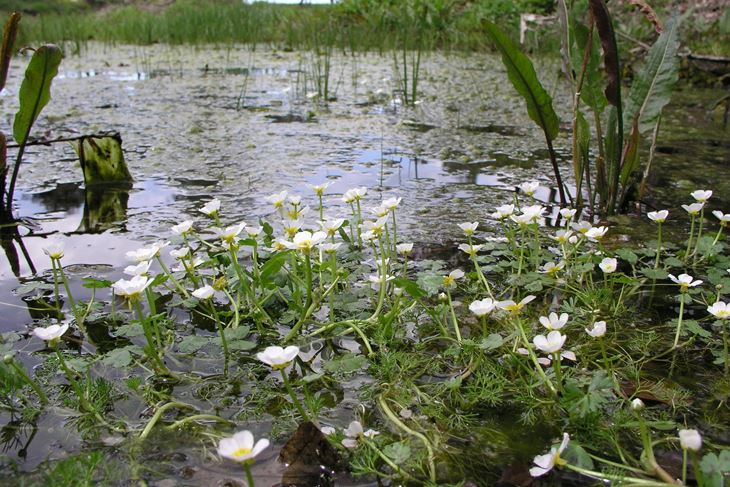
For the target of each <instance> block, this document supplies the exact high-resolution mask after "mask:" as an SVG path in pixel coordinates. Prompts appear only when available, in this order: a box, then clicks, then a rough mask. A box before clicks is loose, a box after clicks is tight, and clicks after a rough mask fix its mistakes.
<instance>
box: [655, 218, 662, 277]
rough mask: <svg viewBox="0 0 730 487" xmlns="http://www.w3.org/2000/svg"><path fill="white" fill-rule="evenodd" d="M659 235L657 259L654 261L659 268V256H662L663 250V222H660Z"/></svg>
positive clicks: (656, 267)
mask: <svg viewBox="0 0 730 487" xmlns="http://www.w3.org/2000/svg"><path fill="white" fill-rule="evenodd" d="M658 231H659V236H658V237H657V244H656V261H654V269H658V268H659V257H660V256H661V252H662V224H661V223H659V230H658Z"/></svg>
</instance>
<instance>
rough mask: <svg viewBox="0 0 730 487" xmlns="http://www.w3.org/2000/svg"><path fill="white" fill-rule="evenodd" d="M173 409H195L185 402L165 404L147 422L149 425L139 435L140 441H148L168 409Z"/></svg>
mask: <svg viewBox="0 0 730 487" xmlns="http://www.w3.org/2000/svg"><path fill="white" fill-rule="evenodd" d="M172 408H180V409H183V408H184V409H195V408H194V407H193V406H191V405H190V404H186V403H184V402H176V401H174V402H168V403H166V404H163V405H162V406H160V407H159V408H157V411H155V414H154V415H152V417H151V418H150V420H149V421H148V422H147V425H146V426H145V427H144V429H143V430H142V433H140V435H139V439H140V440H144V439H146V438H147V437H148V436H149V434H150V432H151V431H152V428H154V426H155V424H157V422H158V421H159V420H160V418H161V417H162V415H163V414H164V413H165V411H167V410H168V409H172Z"/></svg>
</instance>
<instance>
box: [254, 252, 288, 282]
mask: <svg viewBox="0 0 730 487" xmlns="http://www.w3.org/2000/svg"><path fill="white" fill-rule="evenodd" d="M288 259H289V252H278V253H276V254H274V255H272V256H271V258H270V259H269V260H267V261H266V263H265V264H264V265H263V266H261V273H260V276H261V282H262V283H268V282H270V281H271V280H272V277H273V276H274V275H275V274H277V273H278V272H279V270H281V268H282V267H283V266H284V264H285V263H286V261H287V260H288Z"/></svg>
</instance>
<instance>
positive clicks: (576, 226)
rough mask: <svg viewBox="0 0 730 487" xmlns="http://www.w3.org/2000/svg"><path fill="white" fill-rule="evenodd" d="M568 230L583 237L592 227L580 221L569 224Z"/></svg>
mask: <svg viewBox="0 0 730 487" xmlns="http://www.w3.org/2000/svg"><path fill="white" fill-rule="evenodd" d="M570 228H572V229H573V230H575V231H576V232H578V233H582V234H583V235H585V234H586V233H587V232H588V230H590V229H591V228H593V225H591V224H590V223H589V222H587V221H580V222H573V223H571V224H570Z"/></svg>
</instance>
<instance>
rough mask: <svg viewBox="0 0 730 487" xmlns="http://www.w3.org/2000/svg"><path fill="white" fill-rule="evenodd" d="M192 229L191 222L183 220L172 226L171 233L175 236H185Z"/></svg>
mask: <svg viewBox="0 0 730 487" xmlns="http://www.w3.org/2000/svg"><path fill="white" fill-rule="evenodd" d="M192 228H193V221H192V220H185V221H183V222H180V223H178V224H177V225H173V226H172V233H174V234H175V235H185V234H186V233H188V232H189V231H190V230H191V229H192Z"/></svg>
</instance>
